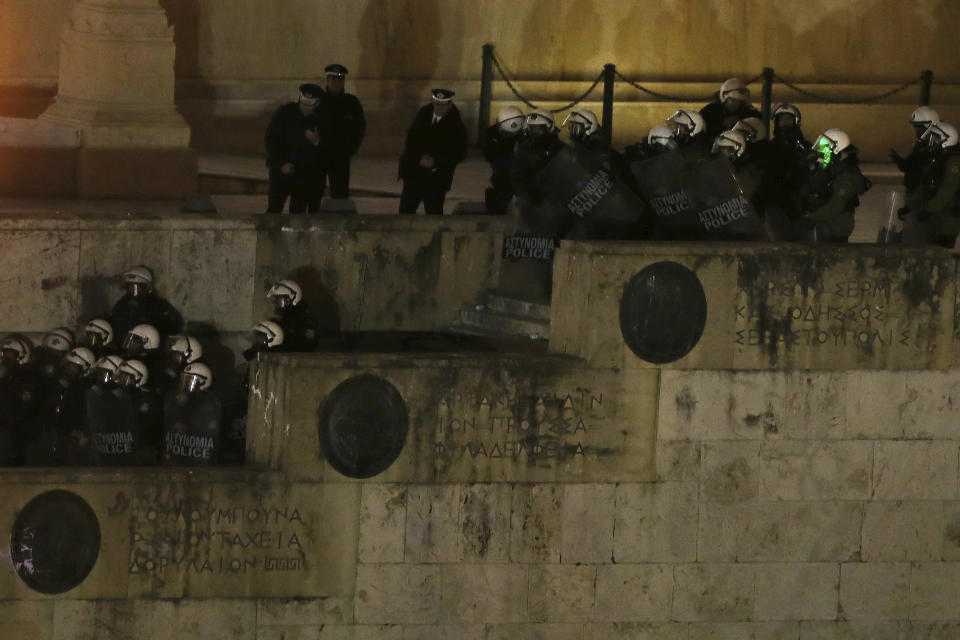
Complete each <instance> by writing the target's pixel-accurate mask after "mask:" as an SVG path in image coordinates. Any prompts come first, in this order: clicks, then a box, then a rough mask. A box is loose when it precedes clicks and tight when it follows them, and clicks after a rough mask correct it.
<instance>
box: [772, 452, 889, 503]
mask: <svg viewBox="0 0 960 640" xmlns="http://www.w3.org/2000/svg"><path fill="white" fill-rule="evenodd" d="M758 466H759V476H760V499H761V500H866V499H868V498H869V497H870V473H871V471H872V469H873V443H872V442H862V441H861V442H857V441H850V440H845V441H821V442H808V441H799V440H795V441H787V440H784V441H779V442H765V443H763V446H762V447H761V448H760V457H759V465H758Z"/></svg>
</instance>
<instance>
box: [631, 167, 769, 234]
mask: <svg viewBox="0 0 960 640" xmlns="http://www.w3.org/2000/svg"><path fill="white" fill-rule="evenodd" d="M630 171H631V173H632V174H633V177H634V179H635V180H636V183H637V185H638V186H639V187H640V192H641V194H642V195H643V197H644V198H645V199H646V200H647V202H648V203H649V204H650V207H651V209H652V210H653V213H654V215H655V217H656V225H657V226H656V229H655V231H654V236H655V237H656V238H659V239H667V240H758V239H762V238H763V237H764V233H763V224H762V223H761V221H760V218H759V216H758V215H757V213H756V211H755V210H754V208H753V205H752V204H751V203H750V201H749V200H748V199H747V198H746V197H745V196H744V195H743V189H742V188H741V186H740V184H739V182H738V181H737V177H736V174H735V173H734V171H733V168H732V167H731V166H730V163H729V161H728V160H727V159H726V158H712V159H710V160H706V161H704V162H698V163H691V162H689V161H688V160H686V159H685V158H684V157H683V155H682V154H680V153H679V152H676V151H671V152H669V153H665V154H662V155H659V156H656V157H653V158H647V159H644V160H637V161H634V162H632V163H631V164H630Z"/></svg>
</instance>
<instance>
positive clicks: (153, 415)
mask: <svg viewBox="0 0 960 640" xmlns="http://www.w3.org/2000/svg"><path fill="white" fill-rule="evenodd" d="M149 380H150V372H149V370H148V368H147V365H146V364H145V363H143V362H141V361H140V360H127V361H126V362H124V363H123V364H121V365H120V367H119V368H118V369H117V385H118V386H119V387H120V389H121V390H122V397H123V398H124V400H125V402H126V403H127V406H128V407H129V409H128V410H129V411H130V415H131V419H130V427H129V428H130V431H129V432H130V433H131V434H132V436H133V443H134V444H133V451H132V452H126V453H128V454H129V453H132V455H125V456H124V458H123V460H122V461H121V462H120V463H121V464H146V465H155V464H159V462H160V445H161V440H162V436H163V404H162V403H161V401H160V398H159V397H158V396H157V394H156V393H154V392H152V391H150V390H149V389H148V388H147V382H149Z"/></svg>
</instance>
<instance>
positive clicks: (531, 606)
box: [527, 564, 597, 622]
mask: <svg viewBox="0 0 960 640" xmlns="http://www.w3.org/2000/svg"><path fill="white" fill-rule="evenodd" d="M529 571H530V577H529V580H530V586H529V592H528V594H527V600H528V602H527V607H528V610H529V617H530V620H532V621H534V622H583V621H584V620H589V619H591V613H592V611H593V607H594V595H595V594H594V591H595V589H596V588H597V567H596V566H593V565H567V564H562V565H560V564H558V565H534V566H531V567H530V568H529Z"/></svg>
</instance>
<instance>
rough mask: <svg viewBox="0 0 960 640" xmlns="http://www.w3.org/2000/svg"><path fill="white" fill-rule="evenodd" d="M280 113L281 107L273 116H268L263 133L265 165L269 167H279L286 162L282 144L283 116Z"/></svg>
mask: <svg viewBox="0 0 960 640" xmlns="http://www.w3.org/2000/svg"><path fill="white" fill-rule="evenodd" d="M280 114H281V109H277V111H276V112H275V113H274V114H273V117H272V118H270V124H269V125H268V126H267V133H266V135H264V144H265V145H266V147H267V165H269V166H271V167H279V166H280V165H282V164H283V163H284V162H287V158H286V149H285V148H284V144H283V142H284V140H283V118H282V117H281V115H280Z"/></svg>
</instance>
